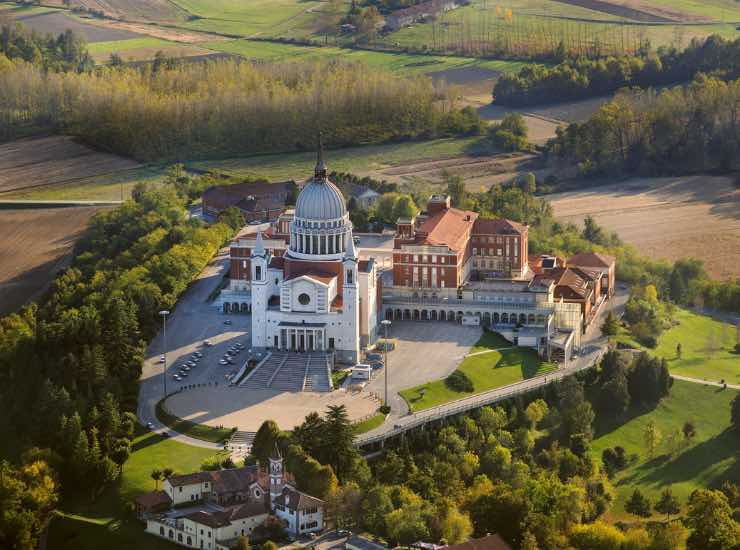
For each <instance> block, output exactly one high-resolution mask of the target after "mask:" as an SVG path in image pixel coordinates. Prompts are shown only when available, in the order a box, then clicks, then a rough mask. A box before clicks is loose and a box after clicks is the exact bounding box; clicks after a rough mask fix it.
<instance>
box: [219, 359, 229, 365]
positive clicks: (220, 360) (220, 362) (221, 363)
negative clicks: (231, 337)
mask: <svg viewBox="0 0 740 550" xmlns="http://www.w3.org/2000/svg"><path fill="white" fill-rule="evenodd" d="M218 362H219V364H220V365H228V364H229V362H228V361H227V360H226V359H219V360H218Z"/></svg>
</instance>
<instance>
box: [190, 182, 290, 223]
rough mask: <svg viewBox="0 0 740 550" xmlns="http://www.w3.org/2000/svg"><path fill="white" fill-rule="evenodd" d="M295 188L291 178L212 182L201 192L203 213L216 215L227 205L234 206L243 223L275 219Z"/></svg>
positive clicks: (214, 216) (208, 215)
mask: <svg viewBox="0 0 740 550" xmlns="http://www.w3.org/2000/svg"><path fill="white" fill-rule="evenodd" d="M297 189H298V187H297V185H296V183H295V182H294V181H283V182H275V183H269V182H245V183H235V184H232V185H215V186H213V187H209V188H208V189H206V190H205V191H204V192H203V215H204V216H206V217H209V218H211V219H216V218H217V217H218V215H219V214H220V213H221V212H223V211H224V210H226V209H227V208H236V209H237V210H239V212H240V213H241V215H242V216H243V217H244V222H245V223H256V222H271V221H275V220H276V219H277V218H278V216H280V214H282V213H283V210H285V205H286V204H288V203H289V202H290V199H291V198H292V197H294V196H295V194H296V193H297Z"/></svg>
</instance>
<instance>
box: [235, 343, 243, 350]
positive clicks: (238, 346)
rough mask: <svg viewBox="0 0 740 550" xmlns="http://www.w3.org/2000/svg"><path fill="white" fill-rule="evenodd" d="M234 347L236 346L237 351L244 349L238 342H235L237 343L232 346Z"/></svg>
mask: <svg viewBox="0 0 740 550" xmlns="http://www.w3.org/2000/svg"><path fill="white" fill-rule="evenodd" d="M234 345H235V346H236V347H237V348H239V349H244V344H240V343H239V342H237V343H236V344H234Z"/></svg>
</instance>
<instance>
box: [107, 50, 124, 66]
mask: <svg viewBox="0 0 740 550" xmlns="http://www.w3.org/2000/svg"><path fill="white" fill-rule="evenodd" d="M108 66H109V67H123V58H122V57H121V56H120V55H118V52H111V54H110V57H109V58H108Z"/></svg>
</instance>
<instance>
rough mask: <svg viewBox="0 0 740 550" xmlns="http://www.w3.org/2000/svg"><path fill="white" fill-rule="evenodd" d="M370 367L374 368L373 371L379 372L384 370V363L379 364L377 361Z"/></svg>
mask: <svg viewBox="0 0 740 550" xmlns="http://www.w3.org/2000/svg"><path fill="white" fill-rule="evenodd" d="M370 367H372V369H373V370H379V369H382V368H383V363H378V362H377V361H375V362H373V363H370Z"/></svg>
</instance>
